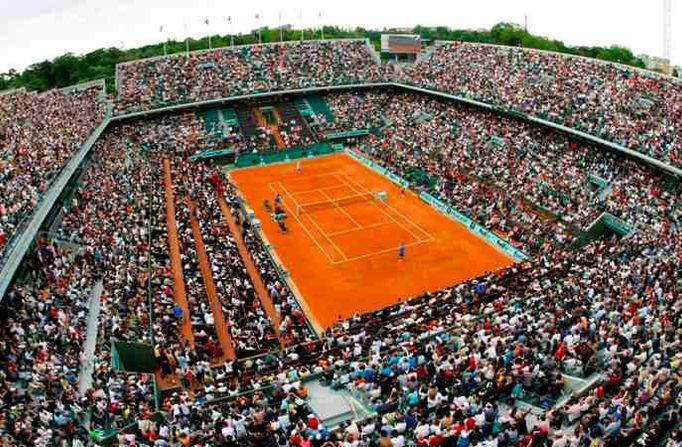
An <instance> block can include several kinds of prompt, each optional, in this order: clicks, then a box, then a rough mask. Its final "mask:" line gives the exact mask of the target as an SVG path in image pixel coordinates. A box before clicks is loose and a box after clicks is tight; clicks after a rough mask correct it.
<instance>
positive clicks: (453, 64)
mask: <svg viewBox="0 0 682 447" xmlns="http://www.w3.org/2000/svg"><path fill="white" fill-rule="evenodd" d="M399 79H400V80H401V81H402V82H406V83H409V84H415V85H419V86H421V87H425V88H429V89H433V90H439V91H444V92H449V93H453V94H457V95H461V96H465V97H468V98H472V99H476V100H479V101H482V102H486V103H490V104H493V105H496V106H500V107H503V108H506V109H511V110H516V111H519V112H522V113H528V114H531V115H534V116H537V117H540V118H543V119H546V120H549V121H553V122H556V123H559V124H563V125H565V126H568V127H571V128H575V129H578V130H582V131H585V132H586V133H589V134H592V135H595V136H597V137H599V138H603V139H605V140H608V141H613V142H615V143H617V144H619V145H622V146H625V147H628V148H630V149H633V150H638V151H641V152H643V153H645V154H648V155H651V156H652V157H654V158H657V159H660V160H662V161H665V162H667V163H671V164H673V165H676V166H680V165H682V153H681V152H680V148H681V147H682V141H680V135H682V128H681V126H682V124H681V121H680V113H682V111H681V110H680V107H681V106H680V104H682V83H680V81H679V80H678V79H675V78H672V77H665V76H661V75H658V74H655V73H652V72H647V71H642V70H637V69H633V68H631V67H625V66H621V65H616V64H612V63H605V62H602V61H598V60H595V59H587V58H582V57H574V56H566V55H562V54H557V53H549V52H543V51H538V50H533V49H525V48H513V47H502V46H494V45H483V44H472V43H464V42H441V43H439V46H438V47H437V48H436V50H435V51H434V52H433V53H432V54H431V55H430V56H429V57H428V58H426V59H425V60H423V61H421V62H420V63H419V64H416V65H414V66H412V67H409V68H407V69H406V70H404V71H403V72H402V73H401V75H400V77H399Z"/></svg>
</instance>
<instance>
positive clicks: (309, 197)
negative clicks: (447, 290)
mask: <svg viewBox="0 0 682 447" xmlns="http://www.w3.org/2000/svg"><path fill="white" fill-rule="evenodd" d="M301 167H302V170H301V172H300V173H297V172H296V162H291V163H279V164H273V165H268V166H259V167H252V168H243V169H238V170H235V171H231V172H230V175H231V177H232V179H233V180H234V181H235V183H236V184H237V186H238V187H239V190H240V192H241V194H242V195H243V196H244V198H245V199H246V202H247V206H248V207H250V208H252V209H253V211H254V212H255V215H256V217H257V218H258V219H260V221H261V223H262V228H263V231H264V232H265V235H266V237H267V238H268V239H269V241H270V242H271V243H272V245H273V247H274V249H275V252H276V254H277V256H278V257H279V259H280V260H281V262H282V264H283V265H284V268H285V269H286V270H287V271H288V272H289V273H290V275H291V278H292V280H293V282H294V283H295V285H296V287H297V289H298V291H299V292H300V294H301V295H302V299H303V300H304V303H302V304H303V307H304V308H305V310H306V312H308V314H309V316H310V317H311V319H312V320H313V321H314V322H315V323H317V325H318V327H322V328H326V327H328V326H330V325H331V324H332V323H333V322H334V321H336V320H338V319H339V318H347V317H349V316H352V315H353V314H355V313H357V312H366V311H371V310H375V309H379V308H381V307H385V306H388V305H391V304H394V303H396V302H398V301H400V300H402V299H405V298H409V297H411V296H415V295H418V294H420V293H423V292H425V291H435V290H438V289H442V288H443V287H446V286H449V285H452V284H456V283H458V282H461V281H464V280H466V279H470V278H473V277H476V276H479V275H481V274H483V273H486V272H489V271H492V270H495V269H498V268H500V267H503V266H507V265H510V264H512V263H513V260H512V259H511V258H510V257H509V256H507V255H506V254H505V253H503V252H501V251H500V250H498V249H497V248H495V247H493V246H492V245H490V244H489V243H487V242H486V241H485V240H483V239H481V238H480V237H479V236H477V235H475V234H473V233H471V232H470V231H469V230H468V229H467V228H465V227H464V226H462V225H461V224H459V223H457V222H455V221H454V220H452V219H450V218H449V217H447V216H445V215H443V214H442V213H440V212H439V211H437V210H435V209H433V208H432V207H431V206H429V205H428V204H426V203H424V202H423V201H422V200H421V199H419V197H417V196H416V195H415V194H413V193H411V192H407V193H402V192H401V189H400V187H399V186H398V185H396V184H394V183H392V182H391V181H390V180H388V179H387V178H385V177H384V176H382V175H381V174H379V173H376V172H374V171H373V170H372V169H370V168H369V167H367V166H365V165H363V164H362V163H360V162H358V161H356V160H354V159H353V158H352V157H350V156H349V155H346V154H343V153H340V154H333V155H327V156H322V157H318V158H314V159H305V160H302V161H301ZM382 193H385V198H384V197H382V196H383V194H382ZM276 194H280V195H281V197H282V207H283V208H284V210H285V211H286V214H287V218H286V219H285V222H286V226H287V227H288V230H289V231H288V233H287V234H283V233H282V232H281V231H280V229H279V226H278V225H277V223H276V222H275V221H274V220H273V219H272V217H271V216H270V213H268V212H267V211H266V210H265V207H264V201H265V200H266V199H267V200H269V201H270V203H271V204H274V197H275V195H276ZM400 244H403V245H404V246H405V247H406V256H405V259H404V260H400V257H399V254H398V247H399V245H400Z"/></svg>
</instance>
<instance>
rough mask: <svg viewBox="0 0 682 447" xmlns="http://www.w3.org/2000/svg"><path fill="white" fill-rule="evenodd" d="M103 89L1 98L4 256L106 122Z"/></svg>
mask: <svg viewBox="0 0 682 447" xmlns="http://www.w3.org/2000/svg"><path fill="white" fill-rule="evenodd" d="M101 95H102V86H101V85H95V86H92V87H88V88H83V89H73V90H70V91H61V90H52V91H49V92H46V93H42V94H36V93H27V92H24V91H15V92H10V93H7V94H5V95H1V96H0V197H1V199H0V257H1V256H2V254H3V252H4V251H5V249H6V248H7V246H8V245H9V244H10V241H11V239H12V238H13V237H14V235H15V233H16V232H17V230H18V227H20V226H21V223H22V221H24V219H26V218H28V217H29V216H30V215H31V214H32V212H33V208H34V207H35V206H36V205H37V204H38V202H39V201H40V199H41V197H42V195H43V194H44V193H45V192H46V191H47V190H48V188H49V187H50V183H51V182H52V181H53V180H54V179H55V178H56V177H57V175H58V174H59V171H60V170H61V169H62V167H63V166H64V165H65V164H66V163H67V162H68V160H69V159H70V158H71V156H72V155H73V154H74V153H75V152H76V151H77V149H79V148H80V146H81V144H83V142H85V140H86V139H87V138H88V136H90V134H91V133H92V131H93V130H94V129H95V128H96V127H97V126H98V125H99V124H100V123H101V121H102V119H103V117H104V103H103V98H102V97H101Z"/></svg>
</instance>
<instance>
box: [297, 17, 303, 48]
mask: <svg viewBox="0 0 682 447" xmlns="http://www.w3.org/2000/svg"><path fill="white" fill-rule="evenodd" d="M298 26H300V27H301V42H303V11H299V12H298Z"/></svg>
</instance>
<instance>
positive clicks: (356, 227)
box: [322, 191, 362, 229]
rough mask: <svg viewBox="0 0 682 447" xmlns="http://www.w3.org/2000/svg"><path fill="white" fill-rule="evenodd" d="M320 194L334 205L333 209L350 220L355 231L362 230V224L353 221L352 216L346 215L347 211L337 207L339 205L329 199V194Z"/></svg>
mask: <svg viewBox="0 0 682 447" xmlns="http://www.w3.org/2000/svg"><path fill="white" fill-rule="evenodd" d="M322 194H324V196H325V197H326V198H328V199H329V200H330V201H331V202H332V204H333V205H334V207H335V208H336V209H337V210H339V211H341V212H342V213H343V215H344V216H346V217H347V218H349V219H350V221H351V222H353V224H354V225H355V229H360V228H362V224H361V223H360V222H358V221H357V220H355V219H354V218H353V216H351V215H350V214H348V211H346V210H345V209H343V207H341V206H339V203H338V202H335V201H334V199H333V198H331V197H329V194H327V193H326V192H324V191H322Z"/></svg>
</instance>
